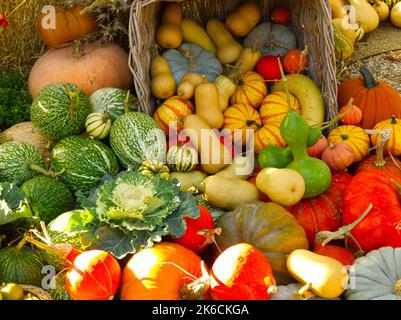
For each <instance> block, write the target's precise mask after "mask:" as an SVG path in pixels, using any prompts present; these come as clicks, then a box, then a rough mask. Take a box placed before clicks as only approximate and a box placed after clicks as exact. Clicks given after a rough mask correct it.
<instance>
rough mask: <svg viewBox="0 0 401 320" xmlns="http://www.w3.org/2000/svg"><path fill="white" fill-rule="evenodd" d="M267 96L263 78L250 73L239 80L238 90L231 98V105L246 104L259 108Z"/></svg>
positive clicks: (252, 72)
mask: <svg viewBox="0 0 401 320" xmlns="http://www.w3.org/2000/svg"><path fill="white" fill-rule="evenodd" d="M266 94H267V86H266V83H265V81H264V79H263V77H262V76H261V75H260V74H258V73H256V72H254V71H248V72H246V73H245V74H244V75H243V76H242V78H241V79H240V80H239V82H238V86H237V89H236V90H235V92H234V94H233V95H232V96H231V98H230V103H231V104H238V103H245V104H249V105H251V106H252V107H254V108H259V106H260V104H261V103H262V101H263V99H264V98H265V97H266Z"/></svg>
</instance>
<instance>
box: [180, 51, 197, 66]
mask: <svg viewBox="0 0 401 320" xmlns="http://www.w3.org/2000/svg"><path fill="white" fill-rule="evenodd" d="M178 50H179V51H180V52H181V53H182V55H183V56H184V58H186V59H187V60H188V66H189V67H191V68H196V67H197V63H196V58H195V55H194V54H193V52H192V51H190V50H187V49H183V48H179V49H178Z"/></svg>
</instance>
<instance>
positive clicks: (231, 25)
mask: <svg viewBox="0 0 401 320" xmlns="http://www.w3.org/2000/svg"><path fill="white" fill-rule="evenodd" d="M261 18H262V11H261V10H260V8H259V7H258V6H257V5H256V4H254V3H244V4H242V5H241V6H239V7H238V8H237V10H235V11H234V12H233V13H231V14H230V15H229V16H228V17H227V19H226V26H227V29H228V30H230V32H231V33H232V34H233V35H234V36H236V37H245V36H246V35H248V33H249V32H251V30H252V29H253V28H255V27H256V25H257V24H258V23H259V21H260V19H261Z"/></svg>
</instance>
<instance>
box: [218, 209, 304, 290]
mask: <svg viewBox="0 0 401 320" xmlns="http://www.w3.org/2000/svg"><path fill="white" fill-rule="evenodd" d="M217 227H219V228H222V232H221V235H220V236H219V237H216V240H217V243H218V245H219V247H220V249H222V250H224V249H226V248H228V247H230V246H232V245H234V244H237V243H242V242H245V243H249V244H251V245H253V246H255V247H256V248H258V249H259V250H261V251H262V252H263V254H264V255H265V256H266V258H267V259H268V260H269V262H270V265H271V267H272V269H273V274H274V278H275V279H276V281H277V283H278V284H283V283H289V282H290V281H293V280H292V278H291V277H290V275H289V274H288V271H287V267H286V259H287V255H288V254H290V253H291V252H292V251H294V250H296V249H307V248H308V240H307V238H306V234H305V230H304V229H303V228H302V226H301V225H300V224H299V223H298V221H297V220H296V219H295V218H294V216H293V215H291V214H290V213H289V212H288V211H287V210H286V209H285V208H284V207H282V206H280V205H278V204H275V203H273V202H269V203H262V202H255V203H248V204H244V205H240V206H238V207H237V208H236V209H235V210H234V211H232V212H228V213H226V214H224V215H223V216H222V217H220V219H219V221H218V222H217Z"/></svg>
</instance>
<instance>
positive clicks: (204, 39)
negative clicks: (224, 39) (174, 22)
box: [182, 19, 216, 54]
mask: <svg viewBox="0 0 401 320" xmlns="http://www.w3.org/2000/svg"><path fill="white" fill-rule="evenodd" d="M182 36H183V40H184V42H187V43H194V44H197V45H198V46H200V47H201V48H203V49H205V50H207V51H209V52H211V53H213V54H216V46H215V45H214V43H213V41H212V39H210V37H209V35H208V34H207V32H206V31H205V29H203V28H202V27H201V26H200V25H199V24H198V23H197V22H196V21H194V20H191V19H184V20H183V21H182Z"/></svg>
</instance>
